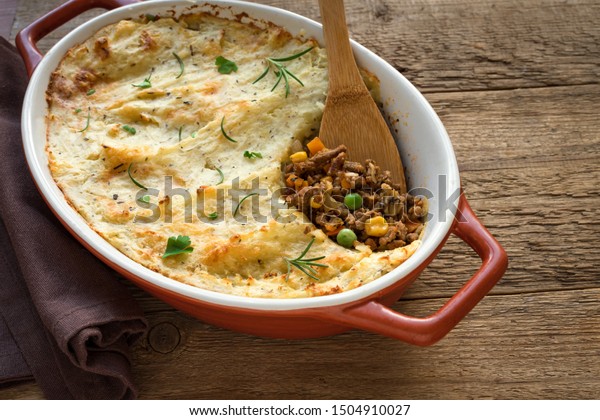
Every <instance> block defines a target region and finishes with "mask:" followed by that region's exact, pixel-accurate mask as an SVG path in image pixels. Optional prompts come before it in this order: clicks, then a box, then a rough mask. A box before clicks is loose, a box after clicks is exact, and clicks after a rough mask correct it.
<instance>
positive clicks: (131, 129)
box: [122, 125, 137, 135]
mask: <svg viewBox="0 0 600 420" xmlns="http://www.w3.org/2000/svg"><path fill="white" fill-rule="evenodd" d="M122 128H123V130H125V131H127V132H128V133H129V134H131V135H134V134H135V133H137V131H136V130H135V128H133V127H132V126H130V125H124V126H123V127H122Z"/></svg>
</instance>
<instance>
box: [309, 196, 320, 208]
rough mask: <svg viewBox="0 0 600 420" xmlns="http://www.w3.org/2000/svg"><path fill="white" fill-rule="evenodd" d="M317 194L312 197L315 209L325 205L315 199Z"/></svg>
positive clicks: (311, 204)
mask: <svg viewBox="0 0 600 420" xmlns="http://www.w3.org/2000/svg"><path fill="white" fill-rule="evenodd" d="M315 198H317V197H315V196H312V197H310V206H311V207H312V208H313V209H320V208H321V207H323V203H319V202H318V201H317V200H315Z"/></svg>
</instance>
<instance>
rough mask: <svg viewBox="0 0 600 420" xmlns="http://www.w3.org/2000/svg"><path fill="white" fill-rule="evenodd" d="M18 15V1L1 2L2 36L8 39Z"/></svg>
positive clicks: (0, 33) (0, 22)
mask: <svg viewBox="0 0 600 420" xmlns="http://www.w3.org/2000/svg"><path fill="white" fill-rule="evenodd" d="M16 13H17V0H2V1H0V36H1V37H3V38H6V39H8V38H9V37H10V31H11V29H12V26H13V22H14V19H15V15H16Z"/></svg>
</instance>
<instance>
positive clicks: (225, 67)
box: [215, 55, 238, 74]
mask: <svg viewBox="0 0 600 420" xmlns="http://www.w3.org/2000/svg"><path fill="white" fill-rule="evenodd" d="M215 64H216V65H217V66H219V73H221V74H230V73H231V72H232V71H237V70H238V66H237V64H235V63H234V62H233V61H230V60H228V59H226V58H225V57H223V56H222V55H220V56H218V57H217V59H216V60H215Z"/></svg>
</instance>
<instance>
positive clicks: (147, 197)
mask: <svg viewBox="0 0 600 420" xmlns="http://www.w3.org/2000/svg"><path fill="white" fill-rule="evenodd" d="M138 201H140V202H142V203H149V202H150V196H149V195H144V196H142V197H140V198H138Z"/></svg>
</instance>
